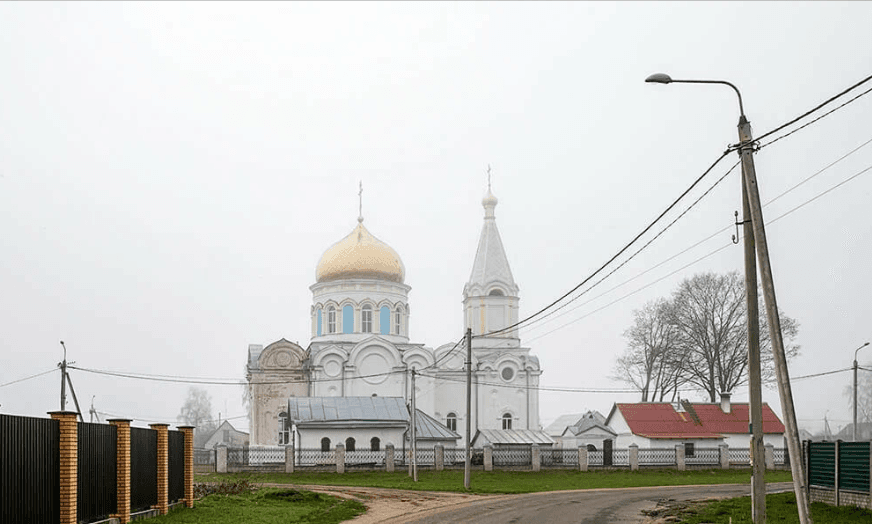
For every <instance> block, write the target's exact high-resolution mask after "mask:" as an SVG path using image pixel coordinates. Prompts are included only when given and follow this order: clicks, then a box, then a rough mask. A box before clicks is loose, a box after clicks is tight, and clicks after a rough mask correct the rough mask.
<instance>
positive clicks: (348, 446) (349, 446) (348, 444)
mask: <svg viewBox="0 0 872 524" xmlns="http://www.w3.org/2000/svg"><path fill="white" fill-rule="evenodd" d="M345 451H354V438H352V437H348V438H347V439H345Z"/></svg>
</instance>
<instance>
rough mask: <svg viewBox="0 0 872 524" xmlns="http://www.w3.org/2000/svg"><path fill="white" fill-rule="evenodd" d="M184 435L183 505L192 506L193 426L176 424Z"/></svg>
mask: <svg viewBox="0 0 872 524" xmlns="http://www.w3.org/2000/svg"><path fill="white" fill-rule="evenodd" d="M177 427H178V428H179V431H181V432H182V435H184V436H185V506H186V507H189V508H193V507H194V426H177Z"/></svg>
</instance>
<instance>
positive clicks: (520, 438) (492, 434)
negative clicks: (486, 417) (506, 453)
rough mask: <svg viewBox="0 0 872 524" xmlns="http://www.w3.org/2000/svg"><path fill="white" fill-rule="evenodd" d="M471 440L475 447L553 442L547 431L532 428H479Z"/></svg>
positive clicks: (547, 443) (548, 443)
mask: <svg viewBox="0 0 872 524" xmlns="http://www.w3.org/2000/svg"><path fill="white" fill-rule="evenodd" d="M473 441H474V442H475V445H476V447H478V446H483V445H485V444H527V445H529V444H545V445H551V444H554V440H553V439H552V438H551V437H549V436H548V434H547V433H545V432H544V431H537V430H532V429H480V430H478V431H477V432H476V434H475V438H474V439H473Z"/></svg>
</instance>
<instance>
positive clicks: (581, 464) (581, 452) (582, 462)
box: [578, 446, 588, 471]
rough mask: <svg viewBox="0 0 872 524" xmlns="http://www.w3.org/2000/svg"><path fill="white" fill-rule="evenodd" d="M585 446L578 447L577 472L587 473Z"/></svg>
mask: <svg viewBox="0 0 872 524" xmlns="http://www.w3.org/2000/svg"><path fill="white" fill-rule="evenodd" d="M587 462H588V461H587V446H578V471H587V468H588V464H587Z"/></svg>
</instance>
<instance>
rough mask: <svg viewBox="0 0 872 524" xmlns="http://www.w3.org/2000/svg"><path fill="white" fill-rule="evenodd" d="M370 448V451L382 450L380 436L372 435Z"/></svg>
mask: <svg viewBox="0 0 872 524" xmlns="http://www.w3.org/2000/svg"><path fill="white" fill-rule="evenodd" d="M369 450H370V451H381V440H379V438H378V437H372V438H371V439H369Z"/></svg>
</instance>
